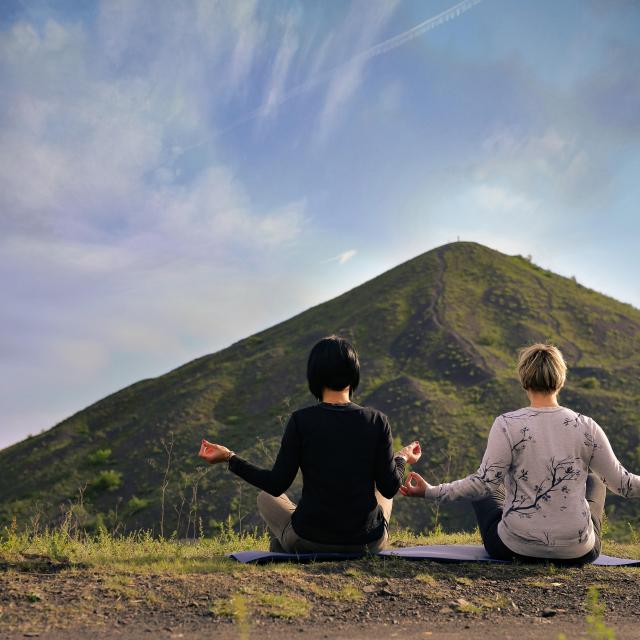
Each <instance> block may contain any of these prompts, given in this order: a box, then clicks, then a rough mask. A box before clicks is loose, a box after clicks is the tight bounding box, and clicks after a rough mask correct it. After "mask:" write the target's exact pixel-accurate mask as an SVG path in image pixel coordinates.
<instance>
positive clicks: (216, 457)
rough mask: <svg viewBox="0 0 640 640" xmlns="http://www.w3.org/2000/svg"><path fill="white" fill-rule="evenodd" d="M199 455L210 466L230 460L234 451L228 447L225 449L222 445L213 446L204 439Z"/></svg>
mask: <svg viewBox="0 0 640 640" xmlns="http://www.w3.org/2000/svg"><path fill="white" fill-rule="evenodd" d="M198 455H199V456H200V457H201V458H202V459H203V460H206V461H207V462H208V463H209V464H218V463H219V462H226V461H227V460H229V458H231V456H232V455H233V451H231V450H229V449H227V447H223V446H222V445H221V444H213V443H212V442H208V441H207V440H204V439H203V440H202V443H201V444H200V453H198Z"/></svg>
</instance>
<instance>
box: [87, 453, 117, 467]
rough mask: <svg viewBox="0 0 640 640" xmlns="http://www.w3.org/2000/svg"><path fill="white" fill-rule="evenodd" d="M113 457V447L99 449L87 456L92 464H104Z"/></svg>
mask: <svg viewBox="0 0 640 640" xmlns="http://www.w3.org/2000/svg"><path fill="white" fill-rule="evenodd" d="M110 457H111V449H98V450H97V451H94V452H93V453H90V454H89V455H88V456H87V459H88V460H89V463H90V464H94V465H99V464H104V463H105V462H107V460H109V458H110Z"/></svg>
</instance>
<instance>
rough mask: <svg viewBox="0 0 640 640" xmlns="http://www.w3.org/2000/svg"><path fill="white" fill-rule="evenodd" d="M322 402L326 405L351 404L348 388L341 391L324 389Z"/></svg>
mask: <svg viewBox="0 0 640 640" xmlns="http://www.w3.org/2000/svg"><path fill="white" fill-rule="evenodd" d="M322 402H326V403H327V404H349V403H350V402H351V398H349V387H347V388H346V389H341V390H340V391H334V390H333V389H327V388H325V389H324V390H323V391H322Z"/></svg>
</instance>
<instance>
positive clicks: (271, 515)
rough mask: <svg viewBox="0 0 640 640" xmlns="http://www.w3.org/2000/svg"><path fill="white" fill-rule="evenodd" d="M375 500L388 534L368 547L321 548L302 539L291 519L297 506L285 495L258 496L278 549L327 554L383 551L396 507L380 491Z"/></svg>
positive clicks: (385, 533) (331, 545) (326, 546)
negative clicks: (393, 508)
mask: <svg viewBox="0 0 640 640" xmlns="http://www.w3.org/2000/svg"><path fill="white" fill-rule="evenodd" d="M376 500H377V501H378V504H379V505H380V507H381V509H382V513H383V515H384V519H385V522H386V526H385V532H384V535H383V536H382V538H380V539H379V540H374V541H373V542H370V543H368V544H366V545H334V544H322V543H320V542H313V541H311V540H305V539H303V538H301V537H300V536H299V535H298V534H297V533H296V532H295V531H294V529H293V527H292V526H291V516H292V515H293V512H294V511H295V510H296V505H295V504H294V503H293V502H291V500H289V498H288V497H287V496H286V494H284V493H283V494H282V495H280V496H277V497H274V496H272V495H270V494H268V493H266V492H265V491H261V492H260V493H259V494H258V511H259V512H260V515H261V516H262V519H263V520H264V521H265V523H266V524H267V527H269V531H270V532H271V534H272V536H273V538H274V541H275V542H277V543H279V546H280V547H281V548H282V550H283V551H286V552H299V553H305V552H313V551H327V552H331V551H334V552H362V551H368V552H370V553H376V552H377V551H381V550H382V549H384V547H385V546H386V543H387V540H388V539H389V535H388V531H387V530H388V525H389V519H390V518H391V509H392V507H393V500H390V499H388V498H385V497H384V496H382V495H381V494H380V493H379V492H378V491H376ZM272 550H277V545H275V544H273V543H272Z"/></svg>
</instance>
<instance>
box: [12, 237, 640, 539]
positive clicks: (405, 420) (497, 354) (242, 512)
mask: <svg viewBox="0 0 640 640" xmlns="http://www.w3.org/2000/svg"><path fill="white" fill-rule="evenodd" d="M331 333H339V334H342V335H345V336H347V337H348V338H350V339H351V340H352V341H353V342H354V344H355V345H356V347H357V349H358V350H359V352H360V355H361V361H362V362H361V364H362V385H361V388H360V390H359V392H358V395H357V398H356V400H357V401H358V402H359V403H361V404H369V405H372V406H375V407H377V408H379V409H381V410H383V411H384V412H385V413H387V414H388V416H389V418H390V420H391V424H392V428H393V430H394V433H395V435H396V437H397V438H398V440H402V441H408V440H410V439H414V438H419V439H420V441H421V442H422V443H423V448H424V451H425V455H424V460H423V461H421V462H420V464H419V465H416V470H417V471H419V472H421V473H424V475H425V476H426V477H427V478H428V479H430V480H431V481H437V480H438V481H440V480H445V479H453V478H454V477H458V476H461V475H463V474H466V473H469V472H471V471H473V470H474V469H475V468H476V467H477V464H478V462H479V460H480V456H481V454H482V451H483V449H484V444H485V439H486V436H487V433H488V429H489V427H490V425H491V423H492V421H493V418H494V417H495V415H497V414H499V413H502V412H504V411H507V410H512V409H514V408H517V407H519V406H522V405H523V404H524V403H525V397H524V394H523V392H522V391H521V389H520V388H519V386H518V384H517V382H516V380H515V377H514V371H513V370H514V362H515V356H516V353H517V350H518V348H519V347H521V346H523V345H525V344H527V343H530V342H533V341H552V342H554V343H556V344H558V345H559V346H560V347H561V348H562V350H563V351H564V353H565V356H566V357H567V360H568V363H569V366H570V372H569V379H568V384H567V387H566V389H565V390H564V391H563V393H562V397H561V401H562V402H563V403H564V404H566V405H568V406H571V407H572V408H574V409H576V410H577V411H580V412H582V413H585V414H588V415H591V416H593V417H594V418H595V419H596V420H597V421H598V422H599V423H600V424H602V425H603V426H604V427H605V429H607V431H608V433H609V436H610V438H611V441H612V443H613V446H614V449H615V450H616V452H617V453H618V455H619V457H620V458H621V460H622V462H623V463H624V464H626V465H628V466H629V467H630V468H631V469H634V470H638V469H640V407H639V406H638V402H637V401H638V399H639V398H640V378H639V375H638V374H639V373H640V348H639V347H640V311H638V310H637V309H635V308H633V307H631V306H629V305H626V304H623V303H620V302H618V301H616V300H613V299H611V298H609V297H607V296H604V295H602V294H600V293H597V292H595V291H592V290H590V289H587V288H585V287H583V286H581V285H580V284H578V283H577V282H575V280H573V279H568V278H564V277H561V276H558V275H556V274H554V273H551V272H549V271H546V270H544V269H541V268H539V267H537V266H536V265H535V264H532V263H531V262H530V261H527V260H526V259H524V258H522V257H520V256H507V255H504V254H502V253H499V252H497V251H493V250H491V249H488V248H486V247H484V246H481V245H477V244H473V243H463V242H458V243H454V244H449V245H445V246H443V247H440V248H438V249H435V250H433V251H430V252H428V253H425V254H423V255H421V256H418V257H417V258H415V259H413V260H410V261H408V262H406V263H404V264H402V265H400V266H398V267H396V268H394V269H391V270H390V271H387V272H386V273H384V274H382V275H381V276H379V277H377V278H374V279H373V280H371V281H369V282H367V283H365V284H363V285H361V286H359V287H357V288H355V289H353V290H352V291H349V292H347V293H345V294H343V295H341V296H339V297H337V298H335V299H333V300H330V301H328V302H325V303H323V304H320V305H318V306H316V307H313V308H311V309H309V310H307V311H305V312H304V313H301V314H299V315H297V316H295V317H293V318H291V319H290V320H288V321H286V322H283V323H281V324H279V325H276V326H274V327H272V328H270V329H268V330H266V331H263V332H261V333H258V334H256V335H254V336H251V337H249V338H247V339H245V340H242V341H240V342H238V343H236V344H234V345H232V346H230V347H229V348H227V349H224V350H222V351H219V352H217V353H214V354H212V355H207V356H204V357H202V358H199V359H197V360H194V361H192V362H189V363H188V364H185V365H184V366H182V367H179V368H178V369H175V370H174V371H171V372H169V373H167V374H166V375H163V376H160V377H158V378H154V379H149V380H142V381H140V382H138V383H136V384H134V385H131V386H129V387H127V388H125V389H123V390H121V391H119V392H117V393H115V394H113V395H111V396H108V397H106V398H104V399H103V400H100V401H99V402H96V403H95V404H93V405H91V406H90V407H88V408H86V409H84V410H82V411H80V412H78V413H76V414H75V415H73V416H71V417H70V418H68V419H67V420H65V421H63V422H61V423H60V424H58V425H56V426H55V427H53V428H52V429H50V430H49V431H47V432H45V433H42V434H40V435H38V436H35V437H32V438H29V439H27V440H24V441H22V442H20V443H18V444H16V445H14V446H12V447H9V448H7V449H5V450H3V451H1V452H0V468H2V470H3V473H2V474H1V475H0V524H1V523H7V522H8V521H9V520H10V518H11V517H12V516H13V515H15V516H16V517H17V518H18V521H19V522H21V523H24V522H28V521H29V520H30V519H31V518H33V516H34V514H36V513H38V514H39V518H40V522H52V521H55V520H56V519H60V518H61V517H62V515H61V514H62V513H63V512H64V511H65V510H66V509H67V508H68V506H69V504H73V505H74V506H73V509H74V514H75V518H76V519H77V520H78V522H79V523H80V524H82V525H83V526H88V527H92V526H97V525H98V524H100V523H104V524H106V525H107V526H109V527H121V529H127V530H131V529H135V528H140V527H144V528H153V529H154V530H155V531H156V532H158V531H159V530H160V528H161V524H160V523H161V522H162V529H163V531H164V533H165V534H167V533H171V532H176V533H177V535H178V536H179V537H183V536H187V535H194V534H195V533H197V532H200V531H202V532H204V533H213V532H215V531H216V530H218V529H219V528H220V527H222V526H223V523H225V522H227V523H229V524H231V525H233V526H235V527H247V526H252V525H254V524H257V523H258V519H257V516H256V509H255V494H256V491H254V490H253V489H252V488H251V487H249V486H248V485H246V484H243V483H241V482H240V481H238V480H237V479H236V478H235V477H234V476H232V475H229V474H228V473H227V472H226V471H224V470H223V469H221V468H203V467H201V466H200V465H199V461H198V459H197V458H196V456H195V453H196V452H197V448H198V444H199V441H200V438H201V437H202V436H203V435H204V436H206V437H207V438H208V439H209V440H213V441H221V442H224V443H225V444H227V445H228V446H229V447H231V448H233V449H234V450H235V451H237V452H238V453H240V454H242V455H243V456H246V457H248V458H249V459H251V460H253V461H255V462H257V463H259V464H265V465H266V464H269V463H270V462H271V461H272V460H273V457H274V454H275V452H276V451H277V447H278V443H279V438H280V436H281V433H282V429H283V424H284V422H285V420H286V417H287V415H288V414H289V413H290V412H291V411H292V410H293V409H295V408H297V407H300V406H304V405H306V404H309V403H310V402H311V401H312V398H311V396H310V395H309V392H308V390H307V389H306V382H305V377H304V373H305V366H306V357H307V354H308V351H309V349H310V347H311V346H312V345H313V344H314V342H315V341H316V340H318V339H319V338H321V337H322V336H324V335H327V334H331ZM297 486H298V485H294V493H295V490H296V487H297ZM163 495H164V500H163V499H162V497H163ZM608 503H609V504H608V513H609V516H610V519H611V523H612V526H613V527H616V528H617V529H618V530H620V531H622V530H623V529H624V528H625V527H626V523H627V522H631V523H633V524H634V525H637V524H638V522H640V521H639V520H638V517H637V514H638V513H640V505H638V504H634V503H633V502H632V501H628V502H623V501H618V500H617V499H609V501H608ZM163 504H164V515H163V506H162V505H163ZM65 505H66V506H65ZM469 511H470V510H469V509H468V506H466V505H464V504H457V505H451V506H448V507H447V508H446V509H443V510H442V511H441V512H440V513H436V512H434V511H430V510H429V509H427V507H425V506H424V505H422V504H421V505H416V504H409V502H408V501H403V500H402V499H399V500H397V501H396V504H395V506H394V519H395V522H396V523H397V524H398V523H399V524H402V525H405V526H411V527H412V528H414V529H417V530H420V529H424V528H425V527H432V526H434V524H435V523H436V521H437V522H439V523H441V524H442V526H443V527H444V528H445V529H446V530H452V529H454V530H457V529H460V528H468V527H473V519H472V518H471V517H470V514H469Z"/></svg>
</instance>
